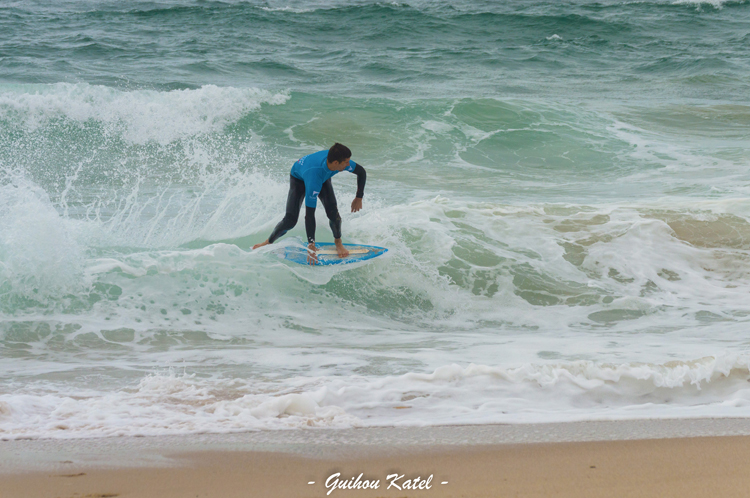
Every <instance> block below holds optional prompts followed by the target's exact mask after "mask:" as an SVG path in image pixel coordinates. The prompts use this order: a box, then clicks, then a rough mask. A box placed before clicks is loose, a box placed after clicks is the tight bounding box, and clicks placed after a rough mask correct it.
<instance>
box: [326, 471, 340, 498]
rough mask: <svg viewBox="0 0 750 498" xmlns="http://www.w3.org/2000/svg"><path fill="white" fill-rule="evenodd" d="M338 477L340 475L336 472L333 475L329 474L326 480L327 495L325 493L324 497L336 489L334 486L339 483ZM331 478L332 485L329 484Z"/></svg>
mask: <svg viewBox="0 0 750 498" xmlns="http://www.w3.org/2000/svg"><path fill="white" fill-rule="evenodd" d="M340 475H341V474H340V473H339V472H336V473H335V474H331V475H330V476H328V479H326V489H328V493H326V495H330V494H331V493H332V492H333V490H334V489H336V485H337V484H338V483H339V479H338V477H339V476H340ZM332 478H333V479H334V481H333V484H329V482H330V480H331V479H332Z"/></svg>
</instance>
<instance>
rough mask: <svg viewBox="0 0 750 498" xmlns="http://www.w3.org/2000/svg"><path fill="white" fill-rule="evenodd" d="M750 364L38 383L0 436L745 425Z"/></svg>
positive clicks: (718, 361) (5, 412) (709, 360)
mask: <svg viewBox="0 0 750 498" xmlns="http://www.w3.org/2000/svg"><path fill="white" fill-rule="evenodd" d="M749 364H750V357H748V356H747V355H731V354H729V355H723V356H717V357H705V358H700V359H696V360H692V361H687V362H680V361H674V362H669V363H664V364H644V363H640V364H639V363H623V364H600V363H595V362H591V361H577V362H571V363H547V364H524V365H519V366H516V367H490V366H486V365H474V364H471V365H467V366H465V367H461V366H459V365H456V364H453V365H446V366H443V367H440V368H437V369H436V370H434V371H433V372H432V373H407V374H404V375H399V376H385V377H367V376H349V377H340V376H328V377H292V378H288V379H285V380H279V381H264V382H252V381H245V380H241V379H199V378H197V377H195V376H194V375H186V374H182V375H177V374H175V373H174V372H169V373H166V374H153V375H148V376H146V377H144V378H143V379H141V380H140V381H139V382H138V384H137V385H136V386H135V387H134V388H131V389H122V390H117V391H114V392H102V393H99V392H96V391H94V390H91V389H89V390H78V391H76V392H69V393H67V394H62V393H60V394H58V393H55V392H54V390H50V386H49V385H47V386H46V389H47V390H48V392H47V393H44V392H43V391H44V389H43V388H40V387H36V388H35V387H31V388H27V389H24V391H27V392H26V393H20V392H18V393H14V394H3V395H0V408H2V409H0V438H2V439H15V438H26V437H54V438H70V437H100V436H114V435H159V434H184V433H195V432H233V431H247V430H259V429H262V430H271V429H288V428H306V427H337V428H344V427H363V426H424V425H444V424H470V423H471V424H477V423H481V424H487V423H509V422H512V423H529V422H562V421H574V420H617V419H638V418H691V417H749V416H750V387H748V379H749V378H750V371H749V370H748V365H749ZM35 391H36V392H35Z"/></svg>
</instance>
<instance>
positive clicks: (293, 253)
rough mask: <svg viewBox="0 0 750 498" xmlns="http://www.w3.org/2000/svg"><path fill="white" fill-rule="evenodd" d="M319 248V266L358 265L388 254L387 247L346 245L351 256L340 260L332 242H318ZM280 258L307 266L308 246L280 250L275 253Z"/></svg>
mask: <svg viewBox="0 0 750 498" xmlns="http://www.w3.org/2000/svg"><path fill="white" fill-rule="evenodd" d="M315 245H316V246H318V250H317V251H316V253H317V255H318V263H317V264H318V265H321V266H326V265H340V264H346V263H357V262H359V261H366V260H368V259H372V258H375V257H377V256H380V255H381V254H384V253H386V252H388V249H386V248H385V247H377V246H363V245H359V244H344V247H346V248H347V249H348V250H349V256H346V257H344V258H339V255H338V253H337V252H336V245H335V244H333V243H332V242H317V243H316V244H315ZM274 252H275V253H276V254H277V255H278V256H279V257H280V258H282V259H286V260H287V261H292V262H294V263H299V264H301V265H307V264H308V263H307V246H302V245H299V246H298V245H294V246H287V247H282V248H279V249H278V250H276V251H274Z"/></svg>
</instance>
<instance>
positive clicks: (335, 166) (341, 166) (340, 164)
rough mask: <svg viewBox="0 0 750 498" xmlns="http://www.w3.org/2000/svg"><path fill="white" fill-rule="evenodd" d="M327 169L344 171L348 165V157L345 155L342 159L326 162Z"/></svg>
mask: <svg viewBox="0 0 750 498" xmlns="http://www.w3.org/2000/svg"><path fill="white" fill-rule="evenodd" d="M328 167H329V169H331V170H333V171H344V170H345V169H346V168H348V167H349V158H348V157H347V158H346V159H344V160H343V161H333V162H329V163H328Z"/></svg>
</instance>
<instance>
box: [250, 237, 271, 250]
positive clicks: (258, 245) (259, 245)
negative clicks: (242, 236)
mask: <svg viewBox="0 0 750 498" xmlns="http://www.w3.org/2000/svg"><path fill="white" fill-rule="evenodd" d="M267 245H268V239H266V241H265V242H261V243H260V244H255V245H254V246H253V250H255V249H257V248H259V247H263V246H267Z"/></svg>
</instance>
